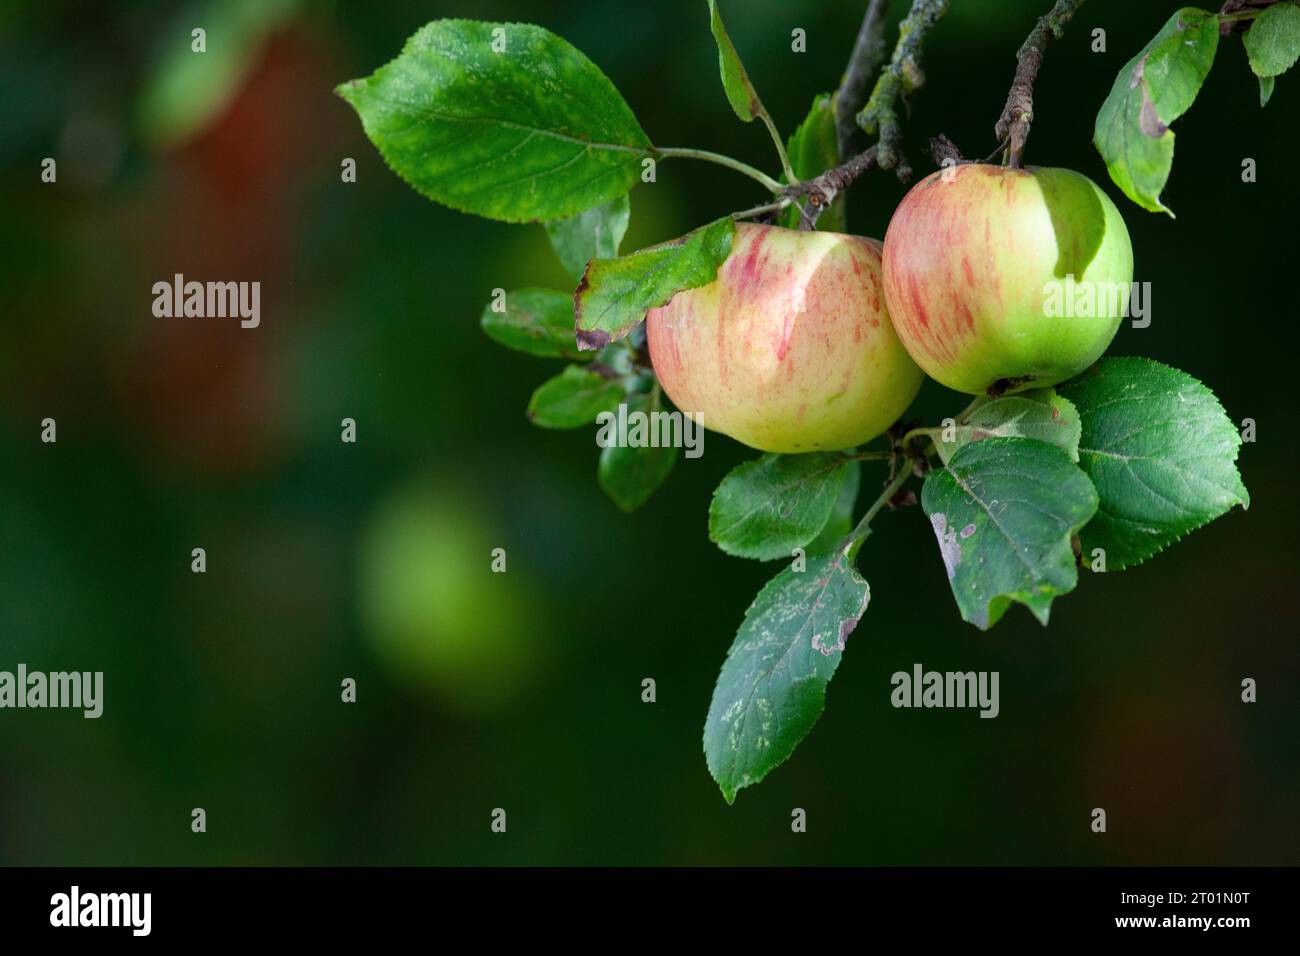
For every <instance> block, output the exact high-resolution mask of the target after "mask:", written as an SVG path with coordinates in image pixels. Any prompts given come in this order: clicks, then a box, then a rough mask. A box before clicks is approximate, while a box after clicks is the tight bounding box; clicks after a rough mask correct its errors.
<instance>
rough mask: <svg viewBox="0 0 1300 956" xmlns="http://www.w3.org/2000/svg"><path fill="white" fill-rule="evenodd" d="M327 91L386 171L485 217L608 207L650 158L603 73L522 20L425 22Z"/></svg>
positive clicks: (544, 215) (519, 217)
mask: <svg viewBox="0 0 1300 956" xmlns="http://www.w3.org/2000/svg"><path fill="white" fill-rule="evenodd" d="M337 92H338V94H339V95H340V96H342V97H343V98H344V99H345V100H347V101H348V102H349V103H351V104H352V106H353V108H354V109H356V111H357V113H358V115H359V116H360V117H361V123H362V126H363V127H364V128H365V131H366V135H367V136H368V137H370V140H371V142H373V143H374V144H375V146H377V147H378V148H379V152H380V153H381V154H382V155H383V157H384V160H385V161H386V162H387V163H388V165H389V166H390V167H392V169H393V171H394V172H396V173H397V174H398V175H399V176H401V177H402V178H403V179H404V180H406V182H408V183H409V184H410V185H411V186H412V187H414V188H415V189H416V190H418V191H419V192H420V193H422V194H424V195H425V196H427V197H429V198H430V199H432V200H434V201H436V202H440V203H442V204H443V205H446V206H450V207H452V208H453V209H459V210H461V211H462V212H469V213H474V214H476V215H479V216H486V217H488V218H489V219H500V220H504V221H506V222H524V221H527V220H533V219H559V218H563V217H565V216H571V215H573V214H574V213H577V212H581V211H582V210H584V209H590V208H591V207H593V206H599V205H600V204H601V203H605V202H609V201H610V200H611V199H616V198H618V197H619V196H622V195H624V194H625V193H627V191H628V190H629V189H631V188H632V186H633V185H635V183H636V182H637V180H638V178H639V176H640V169H641V160H642V159H643V158H645V157H646V156H648V155H651V154H652V153H653V147H652V146H651V145H650V140H649V139H647V138H646V135H645V133H644V132H642V131H641V127H640V126H639V125H638V124H637V121H636V117H635V116H633V115H632V110H631V109H630V108H629V107H628V105H627V103H626V102H624V100H623V97H622V96H621V95H620V94H619V92H618V90H616V89H615V88H614V84H612V83H611V82H610V81H609V79H608V78H607V77H606V76H605V74H604V73H602V72H601V71H600V69H599V68H598V67H597V66H596V65H595V64H594V63H592V62H591V61H590V60H588V59H587V58H586V57H585V56H583V55H582V53H581V52H579V51H578V50H577V49H575V48H574V47H573V46H571V45H570V44H569V43H567V42H566V41H564V40H562V39H560V38H559V37H557V36H556V35H555V34H553V33H550V32H548V31H546V30H543V29H542V28H541V27H537V26H532V25H531V24H523V23H483V22H480V21H476V20H435V21H434V22H432V23H430V24H427V25H426V26H424V27H422V28H421V29H420V30H419V31H418V32H417V33H415V34H414V35H413V36H412V37H411V38H410V39H409V40H408V41H407V42H406V47H405V48H404V49H403V50H402V53H401V55H400V56H398V57H397V59H395V60H393V61H392V62H391V63H388V64H387V65H385V66H382V67H380V68H379V69H378V70H376V71H375V73H374V74H372V75H371V76H369V77H367V78H365V79H360V80H352V81H351V82H349V83H345V84H343V85H342V86H340V87H338V90H337Z"/></svg>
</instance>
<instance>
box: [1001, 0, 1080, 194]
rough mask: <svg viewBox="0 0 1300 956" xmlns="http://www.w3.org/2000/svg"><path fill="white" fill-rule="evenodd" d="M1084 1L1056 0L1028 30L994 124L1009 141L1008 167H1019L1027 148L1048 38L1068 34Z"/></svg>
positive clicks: (1002, 136)
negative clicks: (1068, 29) (1039, 70)
mask: <svg viewBox="0 0 1300 956" xmlns="http://www.w3.org/2000/svg"><path fill="white" fill-rule="evenodd" d="M1082 4H1083V0H1056V3H1055V5H1054V6H1053V7H1052V9H1051V10H1050V11H1048V13H1047V15H1046V16H1043V17H1039V18H1038V23H1037V24H1035V25H1034V28H1033V29H1032V30H1031V31H1029V36H1028V37H1026V38H1025V42H1024V43H1023V44H1022V45H1021V47H1020V50H1019V51H1018V52H1017V53H1016V60H1017V61H1018V62H1017V64H1016V75H1015V78H1014V79H1013V80H1012V81H1011V89H1010V91H1009V92H1008V93H1007V105H1006V106H1005V107H1004V108H1003V110H1002V115H1001V116H1000V117H999V118H998V122H997V125H996V126H994V127H993V132H994V134H995V135H996V136H997V138H998V142H1003V141H1006V142H1007V143H1008V144H1009V145H1008V147H1007V165H1008V166H1012V167H1014V168H1016V169H1019V168H1020V157H1021V155H1022V154H1023V153H1024V151H1025V141H1026V140H1028V139H1029V127H1030V124H1031V123H1032V122H1033V120H1034V80H1035V79H1037V77H1038V69H1039V67H1041V66H1042V65H1043V54H1044V53H1045V52H1046V51H1047V41H1048V40H1049V39H1057V40H1059V39H1060V38H1061V37H1062V36H1063V35H1064V34H1065V25H1066V24H1067V23H1069V22H1070V19H1071V18H1072V17H1073V16H1074V14H1075V11H1077V10H1078V9H1079V7H1080V6H1082Z"/></svg>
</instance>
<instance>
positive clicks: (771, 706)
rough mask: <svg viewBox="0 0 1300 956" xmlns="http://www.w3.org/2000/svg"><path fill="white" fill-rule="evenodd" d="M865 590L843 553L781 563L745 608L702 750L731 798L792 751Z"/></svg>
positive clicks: (821, 697)
mask: <svg viewBox="0 0 1300 956" xmlns="http://www.w3.org/2000/svg"><path fill="white" fill-rule="evenodd" d="M869 596H870V589H869V588H868V587H867V582H866V581H864V580H863V579H862V576H861V575H859V574H858V572H857V571H855V570H854V569H853V567H852V565H851V562H850V559H849V557H848V556H847V554H846V553H845V551H835V552H833V553H831V554H827V555H823V556H821V557H816V558H809V559H808V564H807V567H806V568H805V569H804V570H803V571H795V570H793V568H786V569H785V570H783V571H782V572H781V573H780V574H778V575H777V576H776V577H774V578H772V580H770V581H769V582H768V583H767V584H766V585H765V586H764V587H763V590H761V591H760V592H759V593H758V596H757V597H756V598H754V603H753V604H751V605H750V606H749V609H748V610H747V611H746V612H745V620H744V621H743V622H742V623H741V625H740V630H739V631H738V632H737V633H736V639H735V641H733V642H732V645H731V650H730V651H728V653H727V659H726V661H725V662H724V663H723V665H722V672H721V673H720V674H719V675H718V683H717V685H716V686H715V687H714V688H713V701H712V703H711V704H710V705H709V716H708V719H707V720H706V722H705V724H704V754H705V757H706V759H707V760H708V764H709V772H710V773H712V774H713V779H714V780H716V781H717V782H718V786H719V787H720V788H721V790H722V796H723V797H724V798H725V799H726V801H727V802H728V803H733V802H734V801H735V799H736V793H737V791H739V790H740V789H741V788H742V787H748V786H751V785H752V784H756V783H758V782H759V781H760V780H762V779H763V778H764V777H765V776H767V775H768V773H770V772H771V771H772V770H773V769H775V768H776V767H778V766H780V765H781V764H782V763H783V762H784V761H785V760H786V758H788V757H789V756H790V754H792V753H793V752H794V749H795V747H797V746H798V745H799V741H801V740H803V738H804V737H806V736H807V735H808V732H809V731H810V730H812V727H813V724H815V723H816V722H817V718H818V717H820V716H821V713H822V710H823V709H824V708H825V706H826V685H827V684H828V683H829V682H830V679H831V677H832V676H834V674H835V668H836V667H838V666H839V663H840V656H841V654H842V653H843V651H844V647H845V642H846V641H847V639H848V636H849V634H851V633H852V631H853V629H854V627H856V626H857V623H858V621H859V620H860V619H861V617H862V614H863V612H864V611H866V609H867V600H868V598H869Z"/></svg>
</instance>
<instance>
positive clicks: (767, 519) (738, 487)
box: [709, 452, 850, 561]
mask: <svg viewBox="0 0 1300 956" xmlns="http://www.w3.org/2000/svg"><path fill="white" fill-rule="evenodd" d="M849 465H850V462H849V460H848V459H846V458H845V457H844V456H843V455H841V454H838V453H835V452H813V453H810V454H806V455H764V456H763V457H762V458H759V459H758V460H757V461H747V462H745V463H744V464H742V465H739V466H737V467H736V468H733V469H732V470H731V472H730V473H729V474H728V475H727V477H725V478H723V479H722V483H721V484H720V485H718V488H717V490H716V491H714V493H713V501H712V502H711V503H710V505H709V540H711V541H713V542H714V543H715V544H716V545H717V546H718V547H719V548H721V549H722V550H723V551H725V552H727V554H734V555H736V556H737V557H741V558H757V559H758V560H760V561H770V560H772V559H774V558H789V557H790V555H791V552H792V551H794V549H795V548H802V547H803V546H804V545H806V544H807V543H808V542H810V541H812V540H813V539H814V538H816V537H817V533H818V532H819V531H821V529H822V528H824V527H825V526H826V522H827V521H829V520H830V517H831V511H832V509H834V507H835V502H836V500H837V499H838V498H839V495H840V489H841V487H842V486H843V484H844V481H845V474H846V473H847V472H848V470H849Z"/></svg>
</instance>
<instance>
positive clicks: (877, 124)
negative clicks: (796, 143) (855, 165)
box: [857, 0, 1082, 182]
mask: <svg viewBox="0 0 1300 956" xmlns="http://www.w3.org/2000/svg"><path fill="white" fill-rule="evenodd" d="M1079 2H1082V0H1079ZM947 10H948V0H912V9H911V10H910V11H909V12H908V14H907V18H906V19H905V20H903V22H902V23H901V24H899V27H898V43H897V44H896V45H895V46H894V55H893V56H892V57H891V58H890V61H889V65H888V66H886V67H885V69H884V70H882V71H881V73H880V78H879V79H878V80H876V86H875V88H874V89H873V90H872V91H871V98H870V99H868V100H867V105H866V106H864V107H863V108H862V111H861V112H860V113H858V116H857V121H858V125H859V126H860V127H862V129H864V130H866V131H867V132H868V133H875V132H877V131H879V142H877V144H876V162H877V165H879V166H880V168H881V169H895V168H897V172H898V178H899V179H902V180H903V181H904V182H906V181H907V179H908V178H910V176H911V172H912V171H911V169H910V168H908V166H907V162H906V160H904V159H903V154H902V151H901V144H902V140H903V132H902V126H901V124H900V123H899V121H898V114H897V113H896V112H895V111H894V104H895V102H896V101H897V99H898V97H899V95H900V94H901V95H903V96H904V97H906V96H908V95H909V94H911V93H913V92H915V91H916V90H918V89H920V88H921V86H922V85H924V83H925V74H924V73H923V72H921V46H922V44H923V43H924V42H925V36H926V34H927V33H928V32H929V30H930V27H932V26H934V23H935V21H936V20H938V19H939V18H940V17H942V16H943V15H944V13H946V12H947Z"/></svg>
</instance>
